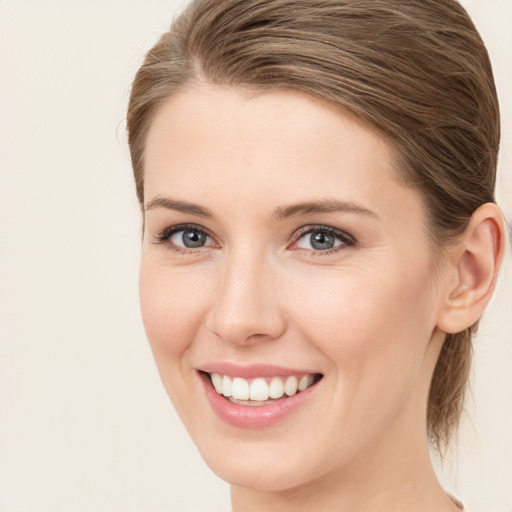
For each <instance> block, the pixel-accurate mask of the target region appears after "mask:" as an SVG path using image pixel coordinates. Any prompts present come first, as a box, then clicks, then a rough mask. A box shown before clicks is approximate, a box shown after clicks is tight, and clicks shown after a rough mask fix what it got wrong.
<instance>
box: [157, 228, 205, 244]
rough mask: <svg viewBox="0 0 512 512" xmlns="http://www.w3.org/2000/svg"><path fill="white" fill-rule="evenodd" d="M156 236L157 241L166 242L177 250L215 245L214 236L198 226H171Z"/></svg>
mask: <svg viewBox="0 0 512 512" xmlns="http://www.w3.org/2000/svg"><path fill="white" fill-rule="evenodd" d="M155 238H156V243H159V244H163V243H165V244H167V245H168V246H169V247H170V248H174V249H176V250H180V249H201V248H202V247H209V246H212V245H214V241H213V239H212V237H211V236H209V235H208V234H207V233H206V232H205V231H203V230H202V229H201V228H199V227H197V226H187V225H180V226H171V227H169V228H167V229H165V230H164V231H163V232H162V233H160V234H159V235H156V237H155Z"/></svg>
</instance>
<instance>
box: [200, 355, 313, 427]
mask: <svg viewBox="0 0 512 512" xmlns="http://www.w3.org/2000/svg"><path fill="white" fill-rule="evenodd" d="M198 374H199V377H200V379H201V381H202V383H203V389H204V391H205V394H206V398H207V399H208V402H209V403H210V406H211V408H212V410H213V412H214V413H215V414H216V415H217V417H218V418H220V419H221V420H222V421H224V422H225V423H228V424H230V425H232V426H235V427H239V428H240V427H241V428H254V429H259V428H266V427H270V426H272V425H274V424H276V423H278V422H280V421H282V420H284V419H285V418H286V417H288V416H290V415H291V414H292V413H293V411H295V410H297V409H299V408H302V407H304V406H305V404H307V403H308V402H309V401H310V400H309V397H310V396H312V394H314V393H315V392H316V391H315V390H316V388H318V387H319V386H318V384H319V383H320V382H321V381H322V379H323V375H322V374H321V373H313V372H304V371H293V370H288V369H280V368H277V367H273V368H269V367H264V368H263V367H261V368H260V367H252V368H240V367H231V366H230V365H222V366H221V367H218V366H216V367H215V368H208V369H207V368H202V369H200V370H198Z"/></svg>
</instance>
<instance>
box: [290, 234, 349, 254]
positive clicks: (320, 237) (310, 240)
mask: <svg viewBox="0 0 512 512" xmlns="http://www.w3.org/2000/svg"><path fill="white" fill-rule="evenodd" d="M340 245H354V244H353V240H351V239H350V238H349V237H348V235H345V234H343V233H339V232H337V231H331V230H327V229H313V230H309V231H307V232H306V233H303V234H302V235H301V237H300V238H299V239H298V240H297V247H299V248H301V249H309V250H314V251H328V250H329V249H334V248H336V247H338V246H340Z"/></svg>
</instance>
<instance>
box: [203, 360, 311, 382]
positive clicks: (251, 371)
mask: <svg viewBox="0 0 512 512" xmlns="http://www.w3.org/2000/svg"><path fill="white" fill-rule="evenodd" d="M198 370H201V371H203V372H205V373H220V374H221V375H229V376H230V377H242V378H244V379H254V378H256V377H284V376H287V375H297V376H300V375H309V374H316V373H318V372H316V371H314V370H307V369H306V370H304V369H297V368H284V367H282V366H274V365H271V364H250V365H238V364H234V363H228V362H217V363H210V364H205V365H204V366H201V367H199V368H198Z"/></svg>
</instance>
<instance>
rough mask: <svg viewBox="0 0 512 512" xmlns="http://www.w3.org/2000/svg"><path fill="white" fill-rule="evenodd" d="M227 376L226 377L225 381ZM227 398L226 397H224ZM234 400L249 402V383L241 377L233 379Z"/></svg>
mask: <svg viewBox="0 0 512 512" xmlns="http://www.w3.org/2000/svg"><path fill="white" fill-rule="evenodd" d="M225 378H226V376H224V379H225ZM224 396H225V395H224ZM232 396H233V398H236V399H237V400H249V383H248V382H247V381H246V380H245V379H242V378H241V377H235V378H234V379H233V395H232Z"/></svg>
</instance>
